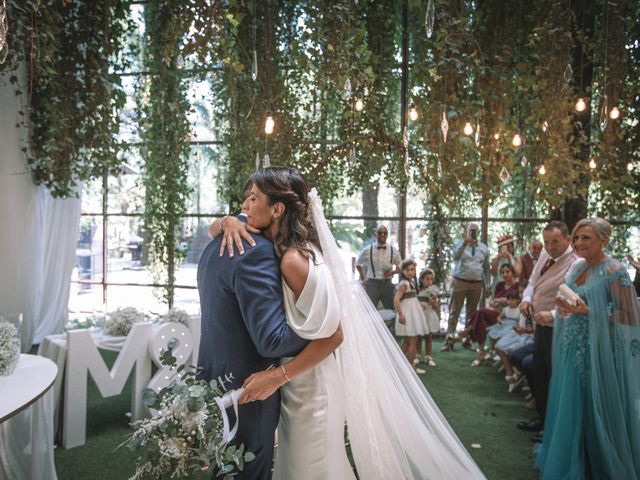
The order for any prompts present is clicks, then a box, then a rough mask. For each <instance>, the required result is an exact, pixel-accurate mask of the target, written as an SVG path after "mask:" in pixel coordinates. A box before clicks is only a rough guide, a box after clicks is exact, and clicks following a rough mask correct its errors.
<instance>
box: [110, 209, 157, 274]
mask: <svg viewBox="0 0 640 480" xmlns="http://www.w3.org/2000/svg"><path fill="white" fill-rule="evenodd" d="M142 225H143V220H142V217H121V216H110V217H108V221H107V233H108V235H107V246H108V257H107V265H108V268H109V270H108V277H107V281H108V282H123V283H124V282H126V283H153V281H152V277H151V273H150V272H148V271H147V269H146V268H145V267H144V265H143V263H142V250H143V246H144V239H143V237H142Z"/></svg>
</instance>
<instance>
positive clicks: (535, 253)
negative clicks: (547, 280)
mask: <svg viewBox="0 0 640 480" xmlns="http://www.w3.org/2000/svg"><path fill="white" fill-rule="evenodd" d="M540 253H542V242H541V241H540V240H534V241H533V242H531V244H530V245H529V249H528V250H527V253H525V254H523V255H520V256H519V257H518V258H516V264H515V268H516V277H518V280H519V281H520V286H521V287H522V288H526V287H527V283H528V282H529V277H530V276H531V272H533V267H535V266H536V262H537V261H538V258H539V257H540Z"/></svg>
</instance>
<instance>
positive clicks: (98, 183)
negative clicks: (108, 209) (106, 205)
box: [80, 178, 103, 213]
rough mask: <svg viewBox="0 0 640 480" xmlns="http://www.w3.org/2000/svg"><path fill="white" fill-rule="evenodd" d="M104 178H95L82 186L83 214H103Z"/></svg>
mask: <svg viewBox="0 0 640 480" xmlns="http://www.w3.org/2000/svg"><path fill="white" fill-rule="evenodd" d="M102 193H103V189H102V178H94V179H93V180H89V181H88V182H85V183H84V185H82V197H81V198H80V211H81V213H102Z"/></svg>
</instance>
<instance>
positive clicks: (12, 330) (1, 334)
mask: <svg viewBox="0 0 640 480" xmlns="http://www.w3.org/2000/svg"><path fill="white" fill-rule="evenodd" d="M16 335H17V330H16V327H15V326H14V325H13V324H11V323H8V322H0V376H3V377H4V376H6V375H11V374H12V373H13V371H14V370H15V369H16V365H17V364H18V359H19V358H20V345H19V344H18V339H17V337H16Z"/></svg>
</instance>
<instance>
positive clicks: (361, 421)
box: [274, 189, 485, 480]
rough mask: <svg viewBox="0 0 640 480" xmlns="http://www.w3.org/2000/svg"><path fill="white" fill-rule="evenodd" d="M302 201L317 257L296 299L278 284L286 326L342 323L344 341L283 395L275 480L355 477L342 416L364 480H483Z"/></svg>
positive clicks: (318, 328) (319, 214) (323, 327)
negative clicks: (316, 237) (317, 248)
mask: <svg viewBox="0 0 640 480" xmlns="http://www.w3.org/2000/svg"><path fill="white" fill-rule="evenodd" d="M309 200H310V205H311V216H312V221H313V224H314V226H315V227H316V229H317V231H318V235H319V238H320V245H321V247H322V255H319V254H318V257H317V260H316V262H315V263H314V262H313V261H311V259H310V260H309V275H308V278H307V282H306V284H305V286H304V289H303V291H302V293H301V295H300V298H299V299H298V300H297V301H296V299H295V296H294V295H293V292H292V291H291V290H290V289H289V288H288V286H287V285H286V284H285V283H284V282H283V285H284V300H285V309H286V313H287V322H288V323H289V325H290V326H291V328H293V329H294V330H295V331H296V332H297V333H298V334H299V335H300V336H302V337H304V338H309V339H314V338H326V337H328V336H330V335H331V334H332V333H333V332H335V330H336V328H337V326H338V322H342V328H343V332H344V341H343V343H342V345H341V346H340V348H338V349H337V350H336V352H335V356H334V355H330V356H329V357H328V358H326V359H325V360H324V361H323V362H321V363H320V364H318V365H316V366H315V367H313V368H312V369H310V370H309V371H307V372H306V373H305V374H303V375H300V376H299V377H297V378H295V379H294V380H293V381H291V382H289V383H288V384H287V385H285V386H284V387H283V389H282V412H281V418H280V423H279V425H278V439H279V440H278V441H279V445H278V450H277V453H276V464H275V471H274V478H275V479H277V480H298V479H303V478H304V479H318V480H334V479H335V480H342V479H352V478H354V475H353V472H352V471H351V468H350V466H349V463H348V460H347V457H346V452H345V447H344V437H343V431H344V420H345V417H346V420H347V430H348V436H349V442H350V445H351V451H352V454H353V459H354V463H355V466H356V470H357V472H358V477H359V478H360V479H362V480H396V479H398V480H400V479H409V480H417V479H434V480H435V479H437V480H454V479H455V480H459V479H464V480H475V479H484V478H485V477H484V475H483V474H482V472H481V471H480V469H479V468H478V466H477V465H476V464H475V462H474V461H473V459H472V458H471V456H470V455H469V453H468V452H467V450H466V449H465V447H464V446H463V445H462V443H461V442H460V440H459V439H458V437H457V436H456V434H455V433H454V432H453V430H452V429H451V427H450V426H449V424H448V422H447V420H446V419H445V418H444V416H443V415H442V413H441V412H440V410H439V409H438V407H437V405H436V404H435V402H434V401H433V400H432V399H431V396H430V395H429V393H428V392H427V391H426V389H425V387H424V385H423V384H422V382H421V381H420V379H419V378H418V376H417V375H416V374H415V372H414V371H413V369H412V368H411V366H410V365H409V363H408V362H407V361H406V358H405V356H404V354H403V353H402V351H401V350H400V348H399V346H398V344H397V342H396V341H395V339H394V338H393V336H392V335H391V333H390V332H389V330H388V329H387V327H386V325H385V324H384V322H383V320H382V319H381V318H380V315H379V314H378V312H377V310H376V309H375V308H374V306H373V305H372V304H371V301H370V300H369V297H367V295H366V293H365V292H364V290H363V289H362V287H361V286H360V284H359V283H358V282H352V281H349V280H348V279H347V276H346V274H345V269H344V265H343V264H342V259H341V257H340V254H339V251H338V249H337V246H336V242H335V239H334V238H333V235H332V234H331V231H330V230H329V227H328V225H327V222H326V219H325V218H324V213H323V211H322V204H321V202H320V199H319V197H318V195H317V192H316V191H315V189H313V190H312V192H311V193H310V194H309Z"/></svg>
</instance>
